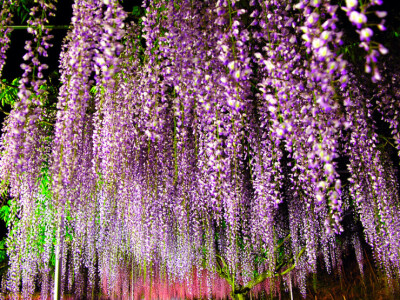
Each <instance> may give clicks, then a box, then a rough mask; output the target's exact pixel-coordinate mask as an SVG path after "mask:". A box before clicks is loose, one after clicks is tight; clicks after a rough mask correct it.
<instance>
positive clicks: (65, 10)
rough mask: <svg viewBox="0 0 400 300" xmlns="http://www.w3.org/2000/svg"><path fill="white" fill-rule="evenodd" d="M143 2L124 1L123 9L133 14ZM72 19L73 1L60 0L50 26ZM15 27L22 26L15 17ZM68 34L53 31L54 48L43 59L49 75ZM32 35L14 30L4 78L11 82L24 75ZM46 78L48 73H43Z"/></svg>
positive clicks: (53, 69) (65, 22)
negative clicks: (27, 41) (27, 50)
mask: <svg viewBox="0 0 400 300" xmlns="http://www.w3.org/2000/svg"><path fill="white" fill-rule="evenodd" d="M141 2H142V1H141V0H124V1H123V7H124V10H125V11H126V12H131V11H132V9H133V7H134V6H140V5H141ZM71 17H72V1H71V0H58V4H57V11H56V16H55V17H53V18H51V19H50V25H69V24H70V22H71ZM14 23H15V25H25V24H20V20H18V18H17V17H15V21H14ZM66 33H67V30H66V29H57V30H52V31H51V34H52V35H53V36H54V38H53V39H52V41H51V42H52V44H53V47H51V48H50V49H48V57H47V58H41V61H43V63H46V64H47V65H49V69H48V70H47V74H50V73H51V72H53V71H55V70H57V69H58V59H59V55H60V51H61V45H62V41H63V38H64V37H65V35H66ZM31 38H32V35H30V34H28V33H27V32H26V30H14V31H13V32H12V34H11V45H10V48H9V50H8V51H7V60H6V64H5V66H4V69H3V75H2V77H3V78H6V79H7V80H9V81H11V80H13V79H14V78H16V77H20V76H21V75H22V70H21V68H20V64H21V63H22V62H23V60H22V56H23V55H24V54H25V49H24V46H25V41H26V40H27V39H31ZM43 73H44V75H45V76H46V73H45V72H43Z"/></svg>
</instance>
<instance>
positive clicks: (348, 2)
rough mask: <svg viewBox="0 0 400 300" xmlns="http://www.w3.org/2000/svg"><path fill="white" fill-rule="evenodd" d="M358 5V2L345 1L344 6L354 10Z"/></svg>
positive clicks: (353, 0) (354, 0) (352, 0)
mask: <svg viewBox="0 0 400 300" xmlns="http://www.w3.org/2000/svg"><path fill="white" fill-rule="evenodd" d="M357 5H358V0H346V6H347V8H350V9H356V8H357Z"/></svg>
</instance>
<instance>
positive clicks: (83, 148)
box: [0, 0, 400, 299]
mask: <svg viewBox="0 0 400 300" xmlns="http://www.w3.org/2000/svg"><path fill="white" fill-rule="evenodd" d="M375 2H376V1H375ZM375 2H373V3H375ZM246 3H247V2H246ZM373 3H372V2H371V4H370V5H369V6H368V5H367V6H365V5H364V6H362V7H361V12H358V11H357V7H358V6H357V3H356V2H352V1H346V6H345V8H344V9H346V11H347V14H348V16H349V19H350V20H351V21H352V22H353V23H354V24H355V25H356V26H357V28H358V29H360V30H361V31H360V38H361V40H362V43H363V45H364V46H365V45H367V46H368V45H370V46H368V47H369V48H368V49H369V50H368V49H366V50H367V51H370V52H368V56H367V62H368V65H371V67H372V68H373V69H374V77H373V78H374V80H379V79H380V78H379V77H380V76H378V75H377V74H378V73H377V72H378V71H377V69H376V68H377V67H376V66H377V64H376V57H377V55H376V54H374V53H373V51H375V50H374V46H373V45H372V44H371V43H372V42H371V39H370V36H371V35H372V34H370V33H368V32H367V30H366V29H368V28H367V27H366V26H367V25H366V21H365V22H364V19H363V17H362V16H364V13H365V11H366V9H369V8H370V7H372V6H371V5H372V4H373ZM248 4H249V5H245V4H244V3H243V1H237V0H217V1H208V0H205V1H204V0H203V1H200V0H175V1H161V0H149V1H145V4H144V8H145V9H146V14H145V16H144V17H143V18H142V22H141V24H140V25H138V24H134V23H128V22H127V20H126V17H127V14H126V13H125V12H124V11H123V8H122V6H121V5H120V4H119V1H117V0H107V1H106V0H103V1H100V0H75V1H74V4H73V17H72V24H71V29H70V31H69V33H68V35H67V37H66V38H65V41H64V42H65V43H64V47H63V51H62V53H61V57H60V72H61V78H60V80H61V84H62V85H61V87H60V92H59V96H58V103H57V109H58V111H57V115H56V123H55V124H54V133H53V135H54V137H53V141H52V143H51V145H47V144H46V145H45V144H43V143H42V142H41V141H42V140H41V139H40V137H42V136H43V135H44V133H43V132H41V131H40V128H41V127H40V125H39V124H40V120H41V119H40V118H41V115H42V109H41V102H40V99H41V98H40V95H41V94H40V88H39V87H40V85H41V84H43V78H42V77H43V76H42V74H41V71H42V70H43V69H44V68H45V67H46V66H45V65H42V64H40V61H39V57H40V56H45V55H46V49H47V47H48V46H49V44H48V39H49V35H48V32H47V29H45V28H44V27H43V24H45V23H46V22H47V17H46V16H51V15H52V14H53V11H54V5H53V4H51V2H49V1H38V4H37V5H36V6H34V7H33V8H32V19H31V21H30V23H29V24H30V27H29V29H28V30H29V32H31V33H33V35H34V40H33V41H34V42H27V44H26V50H27V51H28V52H27V54H26V55H25V56H24V60H26V61H27V62H26V63H25V64H24V65H22V67H23V69H24V71H25V73H24V76H23V78H22V80H21V87H20V98H21V100H20V102H19V103H18V104H17V105H16V106H15V107H14V109H13V111H12V113H11V114H10V116H9V117H8V119H7V121H6V123H5V127H4V129H3V130H4V134H3V138H2V151H3V153H2V157H1V161H0V171H1V173H0V175H1V179H3V180H8V183H9V185H10V187H11V195H12V196H13V197H15V198H16V199H17V201H16V204H15V207H13V209H14V214H13V216H14V219H13V221H12V222H11V223H10V224H11V225H10V230H11V231H10V232H11V233H12V234H10V236H9V243H8V247H9V255H10V261H11V268H10V270H9V274H8V281H7V286H6V287H4V289H5V291H6V292H8V293H13V294H14V295H15V296H16V295H17V294H18V293H19V292H20V282H21V280H22V293H23V295H24V298H29V297H31V296H32V295H33V293H34V292H35V289H40V291H41V294H42V297H43V298H44V299H45V298H46V297H47V296H48V295H49V294H50V293H51V286H52V285H53V284H54V277H52V276H51V274H52V272H54V266H53V264H52V261H51V257H52V255H54V254H55V255H56V256H57V257H58V256H60V261H61V262H62V263H61V291H62V292H73V293H74V295H75V296H76V297H78V298H79V297H81V298H82V297H89V296H90V295H92V296H93V295H95V294H97V293H100V291H102V293H105V294H107V295H109V296H110V297H123V298H128V297H134V298H140V297H142V296H145V297H147V298H162V297H166V296H167V295H169V296H180V297H188V298H199V297H204V296H209V297H221V298H222V297H225V296H226V294H227V293H230V294H231V296H232V297H233V298H234V299H242V298H241V297H243V295H245V294H247V293H248V292H249V291H250V290H251V289H253V288H254V289H253V291H261V290H266V291H271V290H276V286H275V285H277V286H279V285H280V284H283V285H284V286H285V287H290V289H291V288H292V286H297V287H299V288H300V291H301V292H302V294H303V295H304V296H305V294H306V279H307V276H308V275H309V274H310V273H315V272H316V271H317V265H318V263H319V262H320V261H322V262H323V264H324V266H325V268H326V270H327V271H328V272H332V271H333V270H339V269H340V267H341V264H342V261H341V259H342V253H343V251H344V250H345V249H344V248H343V247H345V245H346V243H338V242H337V240H338V239H337V238H338V237H340V234H341V232H343V230H344V226H342V215H343V211H344V210H347V209H349V207H351V208H353V209H354V210H355V213H356V214H357V216H358V217H359V218H360V220H361V223H362V224H363V227H364V233H365V238H366V241H367V242H368V243H369V244H370V245H371V246H372V247H373V249H374V251H375V252H374V255H375V258H376V260H377V262H378V264H379V266H380V267H381V268H382V269H383V270H385V272H386V273H387V274H388V276H389V277H390V278H391V279H393V282H395V281H396V279H398V277H399V276H400V273H399V271H400V265H399V264H400V259H399V257H398V256H399V253H398V249H399V246H400V245H399V243H400V230H399V228H400V223H399V222H400V219H399V218H400V212H399V210H398V207H399V197H398V182H397V178H396V174H395V170H394V168H393V167H392V163H391V159H392V158H391V157H390V156H389V155H388V154H387V153H386V152H385V151H384V148H380V147H379V142H378V135H377V133H376V130H375V129H376V124H375V121H374V120H373V119H372V118H371V115H372V113H373V112H372V110H373V109H374V107H375V106H376V107H378V108H379V109H378V111H379V112H380V113H381V115H382V118H383V120H384V121H386V122H388V123H389V124H390V126H391V128H392V132H391V135H392V136H393V137H394V139H395V141H396V147H397V150H399V148H398V145H399V140H398V130H397V129H398V116H399V111H400V110H399V106H398V105H397V104H396V101H395V100H391V99H392V98H390V96H389V94H390V93H392V92H393V93H396V91H395V84H396V82H397V77H393V78H394V79H393V81H388V80H385V81H384V82H381V83H380V84H382V87H384V88H382V89H381V90H382V92H381V94H379V95H378V96H379V100H377V101H376V103H373V101H372V100H371V99H369V98H368V97H367V96H365V95H366V94H367V93H366V90H367V88H366V87H365V88H364V87H362V85H361V84H358V83H360V82H359V81H357V80H359V79H358V78H356V76H355V75H354V72H353V68H352V67H351V66H350V65H349V64H348V62H347V61H346V60H345V59H344V58H343V56H342V55H338V54H337V53H338V52H339V51H338V50H339V48H340V46H341V45H342V43H343V42H342V35H343V34H342V32H341V31H340V30H339V28H338V26H337V24H338V16H337V9H338V7H337V6H335V5H332V4H331V3H330V1H327V0H311V1H309V0H301V1H298V2H297V3H296V4H294V3H292V1H291V0H285V1H276V0H251V1H249V2H248ZM376 4H379V3H376ZM355 14H357V17H355ZM377 15H378V17H384V13H382V12H377ZM36 16H41V17H36ZM43 16H45V17H43ZM382 26H383V25H382ZM143 40H144V41H145V44H144V42H143ZM371 45H372V46H371ZM379 47H380V48H381V49H384V48H382V47H383V46H379ZM371 49H372V50H371ZM381 52H382V51H381ZM384 52H385V51H384ZM372 62H373V63H372ZM375 70H376V71H375ZM388 72H389V71H388ZM388 76H391V75H388ZM385 79H386V77H385ZM356 82H357V86H358V87H357V88H356V87H355V86H354V83H356ZM396 95H397V94H396ZM397 96H398V95H397ZM386 104H390V109H388V108H387V107H386V106H385V105H386ZM374 105H375V106H374ZM28 133H29V134H28ZM347 158H348V159H349V164H348V172H349V173H350V174H349V179H344V178H341V176H339V172H338V171H339V164H338V162H339V161H340V160H341V159H342V160H343V159H347ZM342 171H343V170H342ZM38 179H40V180H39V181H38ZM343 180H346V184H348V185H349V188H348V189H346V191H348V192H346V191H344V190H343V188H342V181H343ZM33 240H38V241H40V242H37V243H31V241H33ZM53 240H57V241H56V243H54V242H53ZM348 244H350V245H353V247H354V249H355V252H356V257H357V260H358V262H359V265H360V271H361V272H362V270H363V269H362V252H361V249H360V247H361V246H360V240H359V236H358V235H357V234H355V235H353V236H350V240H349V241H348ZM57 249H61V250H62V251H61V250H57Z"/></svg>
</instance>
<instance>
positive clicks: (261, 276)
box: [242, 237, 306, 290]
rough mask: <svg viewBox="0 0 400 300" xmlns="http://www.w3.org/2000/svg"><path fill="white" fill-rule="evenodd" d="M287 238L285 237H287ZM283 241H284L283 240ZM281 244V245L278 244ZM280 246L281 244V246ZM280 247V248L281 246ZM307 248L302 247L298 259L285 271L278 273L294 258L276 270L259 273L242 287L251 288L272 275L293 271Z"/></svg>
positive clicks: (281, 274)
mask: <svg viewBox="0 0 400 300" xmlns="http://www.w3.org/2000/svg"><path fill="white" fill-rule="evenodd" d="M286 238H287V237H286ZM286 238H285V239H286ZM282 242H283V241H282ZM278 246H279V245H278ZM279 247H280V246H279ZM279 247H278V248H279ZM305 250H306V247H304V248H303V249H301V251H300V252H299V253H298V254H297V256H296V260H295V261H294V263H293V265H292V266H290V267H289V268H287V269H286V270H285V271H283V272H282V273H278V272H277V271H279V270H280V269H281V268H282V267H283V266H285V265H287V264H288V263H291V262H293V258H292V259H291V260H290V261H289V262H287V263H284V264H281V265H279V266H278V268H279V269H277V270H275V272H273V273H272V272H271V271H266V272H264V273H262V274H259V275H258V276H257V277H256V278H255V279H253V280H251V281H250V282H248V283H247V284H246V285H245V286H244V287H243V288H242V289H248V290H251V289H252V288H253V287H254V286H256V285H257V284H259V283H261V282H263V281H264V280H265V279H267V278H271V277H278V276H283V275H285V274H287V273H289V272H290V271H292V270H293V269H294V268H295V267H296V265H297V261H298V260H299V258H300V257H301V256H302V255H303V253H304V251H305Z"/></svg>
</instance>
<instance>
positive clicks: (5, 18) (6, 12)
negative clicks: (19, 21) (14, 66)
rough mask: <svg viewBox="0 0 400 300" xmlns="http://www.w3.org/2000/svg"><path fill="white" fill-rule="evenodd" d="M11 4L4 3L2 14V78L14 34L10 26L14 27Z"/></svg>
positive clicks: (0, 69)
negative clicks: (11, 37) (12, 34)
mask: <svg viewBox="0 0 400 300" xmlns="http://www.w3.org/2000/svg"><path fill="white" fill-rule="evenodd" d="M10 9H11V7H10V3H9V2H8V1H3V2H2V7H1V11H0V12H1V14H0V32H1V34H0V36H1V38H0V76H1V74H2V71H3V67H4V64H5V62H6V58H7V57H6V52H7V49H8V48H9V47H10V34H11V32H12V29H11V28H8V26H10V25H12V24H13V22H12V17H13V15H12V13H11V10H10Z"/></svg>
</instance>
